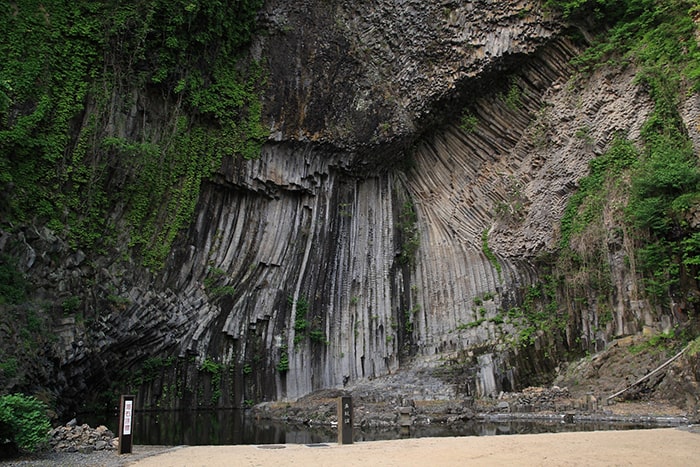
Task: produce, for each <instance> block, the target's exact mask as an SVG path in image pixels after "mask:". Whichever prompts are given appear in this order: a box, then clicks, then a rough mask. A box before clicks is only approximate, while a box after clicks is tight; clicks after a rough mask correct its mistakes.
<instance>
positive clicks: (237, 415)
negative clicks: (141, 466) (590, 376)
mask: <svg viewBox="0 0 700 467" xmlns="http://www.w3.org/2000/svg"><path fill="white" fill-rule="evenodd" d="M134 415H135V419H134V431H133V443H134V444H145V445H171V446H173V445H190V446H197V445H229V444H282V443H294V444H312V443H327V442H336V440H337V432H336V430H335V429H334V428H332V427H328V426H321V425H317V426H313V425H312V426H307V425H290V424H285V423H278V422H271V421H267V420H256V419H254V418H253V417H250V416H247V414H246V412H245V411H241V410H216V411H164V412H137V413H135V414H134ZM78 422H79V423H81V424H82V423H87V424H88V425H90V426H92V427H96V426H98V425H106V426H107V427H108V428H109V429H110V430H112V431H113V432H114V433H115V435H116V434H117V425H118V415H117V414H84V415H82V416H81V417H79V418H78ZM659 426H660V425H659V424H657V423H629V422H602V421H577V422H574V423H564V422H562V421H561V420H497V421H483V420H472V421H469V422H466V423H459V424H455V425H446V424H432V425H426V426H412V427H410V430H409V432H408V433H405V432H402V431H401V429H400V428H399V427H396V428H392V429H382V430H379V429H372V430H365V429H360V428H355V430H354V432H353V433H354V440H355V441H376V440H383V439H398V438H405V437H413V438H421V437H428V436H432V437H444V436H494V435H510V434H527V433H555V432H567V431H603V430H635V429H645V428H658V427H659ZM665 426H669V425H665Z"/></svg>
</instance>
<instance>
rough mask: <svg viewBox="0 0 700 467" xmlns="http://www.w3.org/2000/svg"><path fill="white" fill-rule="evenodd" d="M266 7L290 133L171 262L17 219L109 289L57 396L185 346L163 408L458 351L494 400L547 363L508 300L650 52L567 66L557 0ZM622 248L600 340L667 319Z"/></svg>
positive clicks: (153, 396)
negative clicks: (587, 66) (613, 62)
mask: <svg viewBox="0 0 700 467" xmlns="http://www.w3.org/2000/svg"><path fill="white" fill-rule="evenodd" d="M261 21H262V24H263V26H265V27H266V28H267V30H268V34H267V35H264V36H262V35H261V36H260V37H258V38H256V40H255V44H254V46H253V47H252V50H251V53H252V54H253V56H256V57H258V58H264V59H265V63H267V64H268V67H269V78H268V89H267V91H266V94H265V96H264V104H265V123H266V124H267V125H268V126H269V128H270V132H271V136H270V139H269V141H268V142H267V144H266V145H265V146H264V148H263V151H262V154H261V156H260V158H259V159H257V160H253V161H240V160H234V159H233V158H227V159H225V160H224V162H223V165H222V167H221V169H220V170H219V172H218V173H217V175H216V177H215V178H214V179H213V180H211V181H208V182H206V183H205V184H204V186H203V187H202V191H201V197H200V199H199V202H198V206H197V211H196V218H195V219H194V221H193V222H192V224H191V225H190V227H189V229H188V230H187V231H186V232H182V234H181V235H180V237H179V239H178V241H177V243H176V246H175V248H174V249H173V251H172V252H171V254H170V256H169V257H168V259H167V261H166V266H165V268H164V270H163V271H160V272H158V273H155V274H154V273H151V272H148V271H144V270H143V269H142V268H140V267H138V266H136V265H134V264H131V263H129V262H128V261H120V260H117V259H114V258H118V257H120V256H121V255H120V253H122V252H123V251H121V250H120V251H116V252H113V253H114V255H113V257H109V258H107V257H105V258H100V259H99V260H97V261H94V262H91V261H88V260H86V258H85V255H84V254H82V253H80V252H76V253H75V254H73V255H72V256H70V257H69V258H68V260H67V261H66V262H65V264H61V265H56V264H55V263H52V262H51V259H50V255H47V254H46V253H45V252H49V251H52V249H53V251H54V252H56V251H61V252H63V251H65V250H66V247H65V245H63V244H62V243H61V241H60V240H59V239H57V238H55V237H54V236H53V234H52V233H50V232H44V233H39V234H37V235H36V236H35V237H33V238H26V237H22V238H19V237H18V238H15V240H18V241H17V242H9V241H8V240H7V238H8V237H6V234H5V233H2V236H0V251H1V250H3V249H4V248H5V246H4V245H6V244H7V245H9V244H10V243H12V244H13V245H14V246H12V248H15V249H17V248H20V249H22V252H23V255H24V256H23V258H25V259H26V261H25V264H24V265H23V270H25V271H28V272H29V273H32V274H34V273H35V274H36V276H37V277H39V278H40V280H39V281H38V283H39V284H40V287H39V288H40V292H41V293H43V294H45V295H46V296H51V295H57V294H63V293H65V294H68V293H69V291H75V290H86V291H87V292H86V295H88V294H91V295H94V296H96V297H98V298H96V299H95V300H94V301H93V302H91V303H90V304H89V305H85V306H86V307H93V308H92V311H93V312H94V313H93V314H94V315H96V318H95V320H94V322H92V323H90V324H89V325H86V324H85V323H76V322H75V320H73V321H72V322H71V321H70V320H69V319H66V320H62V321H61V322H60V323H57V325H56V330H57V334H58V339H57V341H56V342H54V343H53V344H52V345H53V346H54V351H55V353H56V354H57V355H58V356H59V360H60V372H59V373H60V375H61V376H60V377H57V378H54V380H53V381H52V384H54V388H55V392H57V393H59V392H60V393H63V394H70V395H72V396H77V395H79V394H81V392H82V391H83V390H84V389H85V387H87V385H88V384H94V385H99V384H103V385H106V384H108V380H109V379H110V377H111V376H113V375H114V374H115V373H116V371H117V369H119V370H120V371H122V372H126V373H128V372H135V371H136V370H137V369H139V368H140V367H141V366H142V365H143V363H144V361H146V360H148V359H153V358H155V357H158V358H162V359H166V358H167V357H172V358H173V359H174V361H169V362H168V363H167V364H165V363H164V362H161V366H160V367H158V368H157V371H155V372H154V373H153V374H150V375H149V377H148V378H143V380H142V383H143V384H142V385H141V386H140V388H139V396H140V397H139V404H141V406H144V407H150V408H156V407H163V408H164V407H176V406H186V407H193V406H195V407H196V406H211V405H216V406H237V407H240V406H244V405H246V404H252V403H255V402H260V401H262V400H273V399H285V398H286V399H296V398H298V397H300V396H303V395H305V394H308V393H310V392H311V391H314V390H317V389H322V388H343V387H350V386H353V385H357V384H361V383H363V382H367V381H369V380H372V379H376V378H379V377H384V376H387V375H391V374H394V373H396V372H397V370H399V369H400V368H402V367H406V366H410V365H411V364H414V365H418V364H419V363H417V362H426V361H427V362H430V364H431V365H432V366H438V365H439V359H440V357H445V358H457V357H456V356H457V355H459V354H460V353H461V352H467V355H468V363H469V369H468V370H467V371H465V373H464V374H463V375H461V376H460V377H463V378H464V380H468V381H466V382H463V383H460V384H462V387H468V388H469V392H470V394H471V395H474V396H483V395H493V394H497V393H498V392H500V391H501V390H504V389H505V388H514V387H516V386H518V385H519V384H521V382H522V381H525V380H526V377H527V376H528V375H532V374H535V373H537V372H539V371H542V369H543V367H545V366H546V365H547V364H548V363H547V362H545V363H537V362H535V363H527V364H525V363H523V365H522V367H517V366H515V367H514V368H511V367H513V366H514V365H517V362H520V363H522V362H524V361H525V359H526V358H527V357H528V355H526V353H523V354H520V355H516V354H517V352H511V351H510V350H509V349H510V344H511V343H512V342H511V341H512V339H513V336H514V335H515V334H516V332H517V330H516V329H515V325H514V324H512V323H508V322H504V321H503V315H504V313H505V312H506V311H507V310H508V309H510V308H511V307H512V306H514V305H516V304H518V303H519V302H521V301H522V295H523V289H524V288H525V287H526V286H528V285H529V284H532V283H533V282H535V281H536V280H537V279H538V274H539V272H538V270H537V267H536V258H537V257H538V255H540V254H542V253H546V252H548V251H551V250H552V249H553V248H554V246H555V244H556V242H557V240H558V232H557V229H558V227H557V226H558V222H559V220H560V219H561V215H562V213H563V210H564V208H565V205H566V202H567V200H568V198H569V196H570V195H571V194H572V193H573V192H574V190H575V189H576V187H577V184H578V181H579V180H580V179H581V177H583V176H584V175H585V174H586V173H587V170H588V169H587V167H588V166H587V164H588V162H589V161H590V160H591V159H592V158H593V157H595V156H596V155H599V154H601V153H602V152H604V151H605V149H606V148H607V147H608V146H609V144H610V142H611V141H612V138H613V136H614V135H615V133H617V132H622V133H624V134H626V135H627V136H628V137H630V138H632V139H634V138H635V137H637V136H638V134H639V128H640V127H641V124H642V122H643V121H644V119H645V117H646V115H647V113H648V112H649V108H650V104H649V101H648V98H647V96H646V95H645V94H643V93H642V92H641V91H640V90H639V89H638V88H637V87H636V86H635V84H634V81H633V78H634V76H633V74H632V72H631V71H627V72H621V73H612V72H608V73H607V74H606V73H604V72H600V73H595V74H593V75H592V76H590V77H580V78H579V79H578V80H571V77H572V73H573V69H572V68H571V67H570V66H569V65H568V63H569V61H570V59H571V58H572V57H573V56H575V55H576V54H577V53H578V49H577V47H576V46H575V45H574V44H572V43H570V42H569V41H568V40H566V39H564V38H563V37H561V24H560V23H559V22H558V21H557V19H556V18H554V17H551V16H549V15H548V14H545V13H543V12H542V10H541V8H540V4H539V2H525V1H520V2H492V1H473V2H453V1H445V2H425V1H418V0H402V1H388V0H381V1H379V0H376V1H373V2H351V1H340V0H338V1H330V2H328V1H320V0H318V1H312V0H306V1H299V2H287V1H270V2H266V6H265V10H264V11H263V12H262V13H261ZM135 95H137V97H135V98H133V99H132V100H133V101H135V102H138V103H139V107H138V108H137V109H136V108H132V107H128V106H126V105H115V106H114V107H115V108H116V109H119V108H128V109H129V111H128V114H127V113H126V111H125V113H122V114H117V115H114V116H112V117H113V118H110V119H109V120H110V122H112V123H113V124H114V125H115V128H117V130H115V131H118V132H119V133H123V134H125V135H133V134H139V132H142V133H143V134H144V136H145V137H156V136H153V135H160V134H162V132H160V131H158V128H157V125H158V118H157V117H158V116H160V115H161V114H167V109H168V105H167V103H163V102H159V101H157V98H155V97H153V96H150V97H149V96H146V95H139V94H138V92H135ZM114 99H115V100H117V101H118V100H124V101H126V100H127V97H126V96H115V97H114ZM149 99H150V100H151V101H149ZM117 104H118V103H117ZM697 108H698V103H697V102H696V101H693V100H689V101H688V103H687V106H686V109H685V114H686V115H687V118H689V119H692V118H694V116H695V115H696V114H697V113H698V110H697ZM139 122H143V125H145V126H144V127H143V128H141V127H139V125H140V124H141V123H139ZM148 125H152V127H149V126H148ZM583 130H585V131H583ZM577 135H578V136H577ZM696 136H697V135H694V137H696ZM118 217H119V213H115V218H117V219H118ZM7 235H9V234H7ZM20 240H21V241H20ZM17 245H19V246H17ZM486 247H488V248H486ZM7 248H10V247H9V246H8V247H7ZM124 248H126V247H124ZM117 250H119V248H117ZM487 250H488V251H487ZM489 253H490V254H489ZM613 263H614V264H617V265H618V267H616V268H615V270H614V272H613V275H614V281H615V287H616V288H617V290H618V291H620V292H621V293H619V294H617V296H618V297H619V303H618V304H617V307H616V309H615V310H614V320H613V322H614V326H612V325H611V326H612V327H611V329H610V330H604V331H603V332H602V334H601V333H597V332H596V331H594V330H593V328H594V326H593V324H592V323H593V322H594V320H595V317H594V316H582V317H577V320H578V321H580V323H579V324H577V325H576V326H577V327H576V328H575V329H571V330H570V331H571V333H574V334H575V333H578V332H579V331H581V332H583V333H584V334H585V336H584V337H585V339H586V340H587V341H591V342H592V341H595V340H596V339H602V340H605V339H607V338H609V336H611V335H615V334H621V333H626V332H633V331H635V330H637V329H638V327H639V326H640V323H642V324H643V323H646V322H650V321H652V320H654V319H655V318H654V317H652V316H650V315H649V314H648V313H646V312H645V311H643V310H644V309H645V308H644V306H643V304H637V305H635V303H637V302H635V299H636V297H635V295H634V294H633V293H628V292H626V290H627V287H628V284H629V283H630V279H629V277H628V271H627V270H626V269H625V267H624V251H623V250H621V253H620V254H619V257H616V258H613ZM88 279H89V280H90V281H94V283H95V285H94V286H87V285H85V284H86V282H87V280H88ZM0 331H1V330H0ZM8 334H10V332H9V331H8ZM537 350H538V349H535V351H534V352H536V351H537ZM535 355H536V353H533V354H532V355H529V356H531V357H532V356H535ZM519 359H520V360H519ZM151 363H153V360H151ZM212 364H215V365H217V366H212ZM47 379H48V378H47ZM67 380H70V381H72V384H70V385H69V384H67V382H66V381H67ZM76 381H77V382H76ZM388 381H389V382H391V379H389V380H388ZM414 383H415V387H414V386H413V385H414ZM410 384H411V391H412V394H413V395H416V394H417V395H420V396H422V397H427V394H429V393H431V392H435V393H439V394H441V396H440V397H442V396H444V395H445V394H448V395H449V394H454V388H445V387H443V386H440V385H439V384H438V383H435V382H434V381H433V380H432V379H431V380H430V381H428V382H427V383H426V384H427V386H424V387H419V382H414V381H412V382H411V383H410ZM455 384H456V382H455ZM431 385H432V386H431ZM431 388H433V389H434V391H433V389H431ZM71 391H72V392H71ZM397 391H398V390H397ZM410 396H411V394H406V397H410Z"/></svg>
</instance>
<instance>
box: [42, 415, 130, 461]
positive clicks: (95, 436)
mask: <svg viewBox="0 0 700 467" xmlns="http://www.w3.org/2000/svg"><path fill="white" fill-rule="evenodd" d="M118 442H119V438H115V437H114V433H112V432H111V431H110V430H109V429H108V428H107V427H106V426H104V425H100V426H98V427H97V428H91V427H90V425H87V424H83V425H78V423H77V422H76V420H75V419H73V420H71V421H70V422H68V423H67V424H66V425H65V426H59V427H56V428H54V429H53V430H51V432H50V433H49V445H50V446H51V450H52V451H55V452H81V453H85V454H88V453H90V452H93V451H104V450H111V449H116V448H117V445H118Z"/></svg>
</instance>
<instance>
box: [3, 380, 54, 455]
mask: <svg viewBox="0 0 700 467" xmlns="http://www.w3.org/2000/svg"><path fill="white" fill-rule="evenodd" d="M46 410H47V407H46V404H44V403H43V402H42V401H40V400H39V399H37V398H36V397H33V396H25V395H23V394H8V395H5V396H0V440H10V441H11V442H12V443H14V444H16V445H17V447H19V448H20V449H21V450H23V451H28V452H33V451H36V450H37V449H39V448H40V447H41V445H42V444H43V443H45V442H46V441H47V439H48V434H49V430H50V429H51V424H50V423H49V418H48V416H47V415H46Z"/></svg>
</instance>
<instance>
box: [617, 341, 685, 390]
mask: <svg viewBox="0 0 700 467" xmlns="http://www.w3.org/2000/svg"><path fill="white" fill-rule="evenodd" d="M688 347H690V344H688V345H686V346H685V348H684V349H683V350H681V351H680V352H678V353H677V354H676V355H674V356H673V357H671V358H670V359H669V360H667V361H666V362H664V364H663V365H661V366H659V367H658V368H656V369H655V370H654V371H652V372H651V373H647V374H646V375H644V376H642V377H641V378H639V379H638V380H637V381H635V382H634V383H632V384H630V385H629V386H627V387H626V388H625V389H623V390H622V391H617V392H616V393H615V394H613V395H612V396H608V398H607V399H606V401H609V400H610V399H613V398H615V397H617V396H619V395H620V394H622V393H624V392H627V391H628V390H629V389H631V388H633V387H634V386H636V385H638V384H639V383H641V382H642V381H644V380H647V379H649V378H651V377H652V376H654V375H655V374H656V373H658V372H659V371H661V370H663V369H664V368H666V367H667V366H668V365H669V364H671V363H672V362H673V361H674V360H676V359H677V358H678V357H680V356H681V355H683V353H684V352H685V351H686V350H688Z"/></svg>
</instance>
